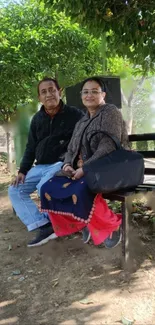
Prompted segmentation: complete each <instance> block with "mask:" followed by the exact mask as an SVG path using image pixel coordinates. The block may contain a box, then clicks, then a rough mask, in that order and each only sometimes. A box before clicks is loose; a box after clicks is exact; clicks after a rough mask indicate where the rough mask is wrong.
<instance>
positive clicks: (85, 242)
mask: <svg viewBox="0 0 155 325" xmlns="http://www.w3.org/2000/svg"><path fill="white" fill-rule="evenodd" d="M90 238H91V233H89V236H88V238H87V240H86V241H84V244H87V243H88V242H89V241H90Z"/></svg>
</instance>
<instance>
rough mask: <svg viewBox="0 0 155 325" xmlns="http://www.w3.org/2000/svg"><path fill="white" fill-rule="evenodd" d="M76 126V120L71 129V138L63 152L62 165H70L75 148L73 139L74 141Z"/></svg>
mask: <svg viewBox="0 0 155 325" xmlns="http://www.w3.org/2000/svg"><path fill="white" fill-rule="evenodd" d="M78 127H79V122H77V123H76V125H75V129H74V131H73V134H72V137H71V140H70V142H69V145H68V148H67V152H66V153H65V159H64V165H65V164H69V165H71V162H72V157H73V154H74V149H75V148H74V141H75V138H76V133H77V130H78Z"/></svg>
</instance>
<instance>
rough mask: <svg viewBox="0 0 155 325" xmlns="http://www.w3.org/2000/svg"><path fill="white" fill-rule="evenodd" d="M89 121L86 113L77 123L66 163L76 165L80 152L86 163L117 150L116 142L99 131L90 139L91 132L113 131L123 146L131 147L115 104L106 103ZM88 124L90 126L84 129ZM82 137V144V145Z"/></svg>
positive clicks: (66, 156) (124, 125)
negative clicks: (89, 150)
mask: <svg viewBox="0 0 155 325" xmlns="http://www.w3.org/2000/svg"><path fill="white" fill-rule="evenodd" d="M89 122H90V117H89V114H88V113H86V115H85V116H84V117H83V118H82V119H81V120H80V121H79V122H78V123H77V124H76V127H75V129H74V132H73V135H72V138H71V141H70V143H69V146H68V150H67V153H66V155H65V161H64V164H66V163H68V164H71V166H73V167H76V166H75V162H76V160H77V157H78V155H79V152H80V154H81V158H82V160H83V162H84V165H86V164H89V163H90V162H91V161H93V160H95V159H98V158H100V157H102V156H105V155H107V154H109V153H110V152H111V151H113V150H115V144H114V142H113V141H112V140H111V139H110V138H109V137H107V136H106V135H103V134H102V133H97V134H96V135H94V136H93V137H92V139H91V141H90V140H89V139H90V137H91V134H93V133H94V132H95V131H106V132H108V133H111V134H113V135H114V136H116V137H117V138H118V139H119V141H120V142H121V144H122V146H123V147H125V148H126V149H128V148H129V142H128V135H127V130H126V124H125V122H124V120H123V118H122V114H121V111H120V110H119V109H118V108H117V107H116V106H115V105H112V104H105V105H103V106H101V108H100V109H99V110H98V111H97V112H96V114H95V115H94V117H93V118H92V122H91V123H90V124H89ZM88 124H89V126H88V128H87V129H86V130H85V131H84V129H85V127H86V126H87V125H88ZM83 131H84V134H83ZM82 134H83V137H82ZM81 137H82V145H81V146H80V144H81ZM87 142H88V143H89V146H90V149H91V152H92V155H91V156H90V152H88V149H87V148H88V146H87Z"/></svg>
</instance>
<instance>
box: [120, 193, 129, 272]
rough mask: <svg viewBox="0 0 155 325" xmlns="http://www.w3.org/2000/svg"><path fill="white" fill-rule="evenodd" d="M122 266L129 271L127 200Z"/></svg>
mask: <svg viewBox="0 0 155 325" xmlns="http://www.w3.org/2000/svg"><path fill="white" fill-rule="evenodd" d="M122 266H123V269H124V270H128V269H129V266H130V261H129V211H128V208H127V198H124V201H123V202H122Z"/></svg>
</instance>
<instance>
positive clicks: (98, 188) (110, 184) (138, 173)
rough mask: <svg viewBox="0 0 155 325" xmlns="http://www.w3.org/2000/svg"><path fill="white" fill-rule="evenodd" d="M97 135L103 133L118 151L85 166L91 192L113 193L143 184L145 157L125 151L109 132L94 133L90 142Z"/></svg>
mask: <svg viewBox="0 0 155 325" xmlns="http://www.w3.org/2000/svg"><path fill="white" fill-rule="evenodd" d="M97 133H103V134H104V135H106V136H108V137H109V138H111V139H112V140H113V141H114V143H115V146H116V150H114V151H112V152H111V153H109V154H108V155H106V156H103V157H100V158H98V159H96V160H94V161H92V162H90V163H89V164H88V165H87V164H86V165H83V171H84V175H85V178H86V182H87V184H88V187H89V188H90V189H91V191H92V192H94V193H111V192H116V191H118V190H127V189H131V188H135V187H136V186H138V185H139V184H142V183H143V180H144V159H143V156H142V155H141V154H140V153H138V152H136V151H131V150H126V149H124V148H123V147H122V146H121V144H120V142H119V140H118V139H117V138H116V137H115V136H113V135H112V134H110V133H108V132H104V131H96V132H94V133H93V134H92V135H91V137H90V139H89V142H90V140H91V138H92V137H93V136H94V135H95V134H97ZM89 142H88V141H87V151H88V152H89V157H91V156H92V153H91V150H90V145H89Z"/></svg>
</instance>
